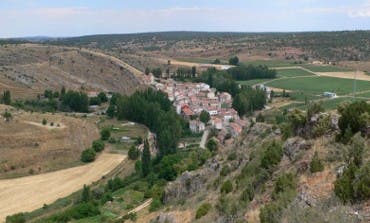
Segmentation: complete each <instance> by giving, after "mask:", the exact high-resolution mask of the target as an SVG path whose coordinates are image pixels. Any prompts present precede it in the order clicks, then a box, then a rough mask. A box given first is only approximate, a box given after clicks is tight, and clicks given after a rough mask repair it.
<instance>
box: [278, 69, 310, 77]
mask: <svg viewBox="0 0 370 223" xmlns="http://www.w3.org/2000/svg"><path fill="white" fill-rule="evenodd" d="M277 74H278V76H280V77H300V76H313V75H314V74H313V73H310V72H308V71H305V70H302V69H281V70H277Z"/></svg>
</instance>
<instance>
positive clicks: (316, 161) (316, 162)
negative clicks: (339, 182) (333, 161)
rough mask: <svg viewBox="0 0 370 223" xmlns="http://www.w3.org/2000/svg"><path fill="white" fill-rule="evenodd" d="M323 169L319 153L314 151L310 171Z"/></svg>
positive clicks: (314, 171)
mask: <svg viewBox="0 0 370 223" xmlns="http://www.w3.org/2000/svg"><path fill="white" fill-rule="evenodd" d="M323 170H324V165H323V164H322V162H321V160H320V158H319V154H318V153H317V152H315V155H314V156H313V157H312V160H311V163H310V171H311V173H316V172H321V171H323Z"/></svg>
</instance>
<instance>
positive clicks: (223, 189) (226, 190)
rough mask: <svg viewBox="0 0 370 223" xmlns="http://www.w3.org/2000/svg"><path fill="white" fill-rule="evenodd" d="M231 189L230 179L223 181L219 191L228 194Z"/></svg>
mask: <svg viewBox="0 0 370 223" xmlns="http://www.w3.org/2000/svg"><path fill="white" fill-rule="evenodd" d="M231 191H233V184H232V183H231V181H230V180H227V181H225V182H224V183H223V184H222V186H221V193H225V194H228V193H230V192H231Z"/></svg>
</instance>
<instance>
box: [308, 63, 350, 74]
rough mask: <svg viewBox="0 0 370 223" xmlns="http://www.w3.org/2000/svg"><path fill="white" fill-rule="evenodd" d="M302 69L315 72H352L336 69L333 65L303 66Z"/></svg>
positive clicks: (340, 68)
mask: <svg viewBox="0 0 370 223" xmlns="http://www.w3.org/2000/svg"><path fill="white" fill-rule="evenodd" d="M301 66H302V67H304V68H306V69H309V70H311V71H313V72H340V71H350V70H349V69H346V68H342V67H336V66H332V65H313V64H303V65H301Z"/></svg>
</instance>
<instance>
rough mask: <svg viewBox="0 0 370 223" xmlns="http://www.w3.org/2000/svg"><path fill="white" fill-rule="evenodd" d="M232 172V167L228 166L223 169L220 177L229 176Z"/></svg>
mask: <svg viewBox="0 0 370 223" xmlns="http://www.w3.org/2000/svg"><path fill="white" fill-rule="evenodd" d="M230 172H231V170H230V167H229V166H227V165H226V166H224V167H222V169H221V172H220V175H221V176H227V175H228V174H229V173H230Z"/></svg>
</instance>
